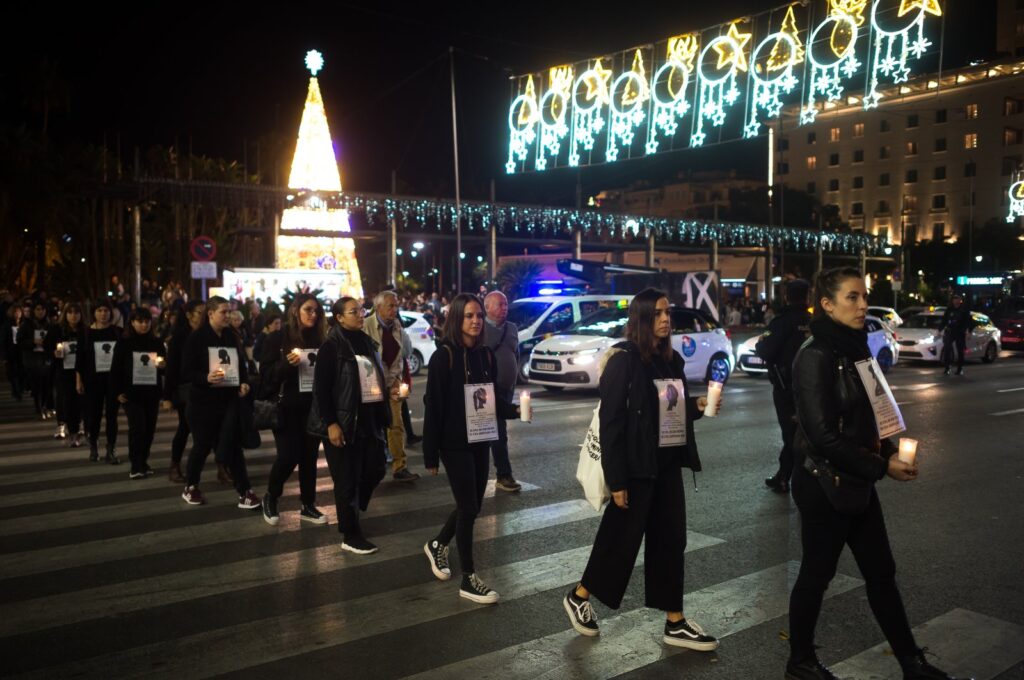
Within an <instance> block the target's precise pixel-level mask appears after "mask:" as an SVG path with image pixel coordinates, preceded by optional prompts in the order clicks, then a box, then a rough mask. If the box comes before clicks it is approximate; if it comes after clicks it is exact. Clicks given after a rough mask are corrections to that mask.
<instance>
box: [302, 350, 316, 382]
mask: <svg viewBox="0 0 1024 680" xmlns="http://www.w3.org/2000/svg"><path fill="white" fill-rule="evenodd" d="M318 351H319V350H315V349H300V350H299V352H300V355H299V392H312V391H313V372H314V370H315V369H314V367H315V366H316V355H317V352H318Z"/></svg>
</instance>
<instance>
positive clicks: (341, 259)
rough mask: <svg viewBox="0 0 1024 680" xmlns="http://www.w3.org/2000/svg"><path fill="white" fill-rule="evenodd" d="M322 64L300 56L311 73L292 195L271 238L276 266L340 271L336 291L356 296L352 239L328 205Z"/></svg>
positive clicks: (331, 160) (332, 194)
mask: <svg viewBox="0 0 1024 680" xmlns="http://www.w3.org/2000/svg"><path fill="white" fill-rule="evenodd" d="M323 64H324V61H323V56H322V55H321V54H320V53H319V52H317V51H316V50H312V51H310V52H309V53H307V54H306V66H307V68H309V72H310V74H311V76H310V78H309V90H308V92H307V94H306V105H305V108H304V109H303V111H302V122H301V123H300V124H299V138H298V142H297V143H296V146H295V156H294V158H293V159H292V168H291V174H290V175H289V178H288V188H289V189H292V190H293V192H294V193H293V194H292V195H290V196H289V197H288V207H287V208H286V209H285V211H284V214H283V215H282V216H281V233H280V234H279V235H278V237H277V267H278V269H290V270H296V269H309V270H327V271H337V272H339V273H341V274H343V275H344V282H343V284H342V286H341V291H340V293H341V294H342V295H351V296H353V297H356V298H360V297H362V295H363V289H362V279H361V278H360V275H359V263H358V262H357V261H356V247H355V241H353V240H352V238H351V237H347V236H342V234H346V233H350V232H351V231H352V228H351V226H350V224H349V215H348V211H347V210H344V209H342V208H336V207H332V206H333V205H337V202H338V201H337V199H338V197H339V195H340V194H341V174H340V173H339V172H338V161H337V159H336V158H335V155H334V143H333V142H332V141H331V130H330V127H329V126H328V125H327V113H326V111H324V101H323V97H322V96H321V95H320V83H319V82H318V81H317V78H316V75H317V73H318V72H319V71H320V69H322V68H323ZM310 232H323V234H322V235H320V234H311V233H310Z"/></svg>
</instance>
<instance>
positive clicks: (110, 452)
mask: <svg viewBox="0 0 1024 680" xmlns="http://www.w3.org/2000/svg"><path fill="white" fill-rule="evenodd" d="M103 461H104V462H105V463H109V464H110V465H120V464H121V459H120V458H118V457H117V454H116V453H114V449H107V455H106V456H105V457H104V458H103Z"/></svg>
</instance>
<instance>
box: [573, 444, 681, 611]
mask: <svg viewBox="0 0 1024 680" xmlns="http://www.w3.org/2000/svg"><path fill="white" fill-rule="evenodd" d="M627 491H628V492H629V493H628V501H627V502H628V505H629V507H628V508H627V509H625V510H621V509H619V507H618V506H617V505H615V503H614V501H613V502H612V503H609V504H608V507H607V508H606V509H605V511H604V517H602V518H601V526H600V527H598V529H597V537H596V538H595V539H594V547H593V549H592V550H591V552H590V559H589V560H588V561H587V568H586V570H584V572H583V578H582V579H581V580H580V582H581V583H582V584H583V587H584V588H586V589H587V590H589V591H590V594H591V595H593V596H595V597H596V598H597V599H599V600H601V602H603V603H605V604H606V605H608V606H609V607H611V608H612V609H618V608H619V605H621V604H622V596H623V595H624V594H625V592H626V586H628V585H629V577H630V576H631V575H632V573H633V566H634V565H635V564H636V556H637V554H638V553H639V552H640V543H641V541H644V605H645V606H647V607H651V608H652V609H660V610H662V611H666V612H681V611H683V564H684V561H683V560H684V557H683V556H684V554H685V553H686V498H685V496H684V494H683V475H682V473H681V471H680V468H679V463H678V462H677V461H676V460H675V459H674V458H673V457H671V456H668V455H661V456H659V461H658V477H657V478H656V479H631V480H629V486H628V487H627ZM645 537H646V541H645V540H644V539H645Z"/></svg>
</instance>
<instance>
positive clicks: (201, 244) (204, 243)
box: [188, 236, 217, 262]
mask: <svg viewBox="0 0 1024 680" xmlns="http://www.w3.org/2000/svg"><path fill="white" fill-rule="evenodd" d="M188 249H189V252H190V253H192V259H194V260H198V261H200V262H209V261H211V260H212V259H213V258H215V257H217V243H216V241H214V240H213V239H212V238H210V237H209V236H196V237H195V238H194V239H192V243H191V244H189V247H188Z"/></svg>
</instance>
